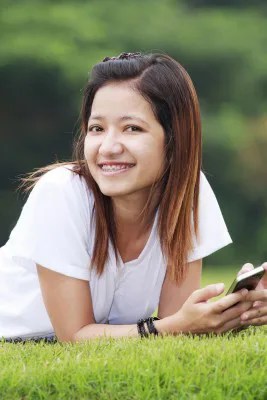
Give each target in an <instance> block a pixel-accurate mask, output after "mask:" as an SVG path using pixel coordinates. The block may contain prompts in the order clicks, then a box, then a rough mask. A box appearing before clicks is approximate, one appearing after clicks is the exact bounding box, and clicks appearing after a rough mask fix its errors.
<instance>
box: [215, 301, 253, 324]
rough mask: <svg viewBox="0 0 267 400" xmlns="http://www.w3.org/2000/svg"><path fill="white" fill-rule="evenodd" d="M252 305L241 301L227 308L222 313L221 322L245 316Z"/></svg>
mask: <svg viewBox="0 0 267 400" xmlns="http://www.w3.org/2000/svg"><path fill="white" fill-rule="evenodd" d="M251 306H252V303H251V302H250V301H242V302H239V303H238V304H236V305H235V306H233V307H230V308H228V309H227V310H226V311H224V312H223V313H222V321H223V322H224V323H226V322H228V321H231V320H233V319H235V318H239V320H240V318H241V315H244V314H247V313H248V310H250V309H251Z"/></svg>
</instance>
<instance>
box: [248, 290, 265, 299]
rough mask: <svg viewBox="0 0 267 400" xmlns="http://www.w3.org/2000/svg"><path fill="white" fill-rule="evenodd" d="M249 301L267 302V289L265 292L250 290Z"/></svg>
mask: <svg viewBox="0 0 267 400" xmlns="http://www.w3.org/2000/svg"><path fill="white" fill-rule="evenodd" d="M246 300H247V301H253V302H254V301H264V302H266V301H267V289H263V290H249V292H248V294H247V295H246Z"/></svg>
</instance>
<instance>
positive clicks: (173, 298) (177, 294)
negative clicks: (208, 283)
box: [158, 259, 202, 318]
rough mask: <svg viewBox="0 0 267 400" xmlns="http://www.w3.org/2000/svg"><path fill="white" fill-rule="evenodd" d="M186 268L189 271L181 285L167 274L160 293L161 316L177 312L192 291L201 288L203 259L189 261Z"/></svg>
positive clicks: (159, 310)
mask: <svg viewBox="0 0 267 400" xmlns="http://www.w3.org/2000/svg"><path fill="white" fill-rule="evenodd" d="M186 268H187V271H188V273H187V275H186V278H185V280H184V281H183V282H182V283H181V285H178V286H177V285H175V284H174V283H173V282H171V281H170V280H169V278H168V276H167V275H166V278H165V280H164V283H163V285H162V289H161V294H160V301H159V308H158V317H159V318H164V317H167V316H169V315H172V314H174V313H176V312H177V311H178V310H179V309H180V308H181V307H182V305H183V304H184V302H185V301H186V300H187V298H188V297H189V296H190V295H191V293H192V292H193V291H194V290H197V289H199V288H200V283H201V271H202V259H199V260H196V261H193V262H191V263H188V264H187V267H186Z"/></svg>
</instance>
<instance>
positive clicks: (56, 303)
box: [37, 265, 167, 342]
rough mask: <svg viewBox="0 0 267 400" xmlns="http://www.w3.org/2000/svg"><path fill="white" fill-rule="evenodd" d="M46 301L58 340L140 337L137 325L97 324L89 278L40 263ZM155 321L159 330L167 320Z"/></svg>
mask: <svg viewBox="0 0 267 400" xmlns="http://www.w3.org/2000/svg"><path fill="white" fill-rule="evenodd" d="M37 271H38V276H39V281H40V287H41V291H42V295H43V299H44V304H45V307H46V310H47V313H48V315H49V318H50V320H51V323H52V325H53V327H54V330H55V333H56V335H57V338H58V340H60V341H70V342H75V341H80V340H86V339H90V338H94V337H101V336H111V337H122V336H128V337H138V330H137V325H136V324H132V325H108V324H96V323H95V318H94V313H93V306H92V298H91V291H90V286H89V283H88V281H85V280H81V279H76V278H70V277H68V276H65V275H63V274H60V273H58V272H55V271H52V270H50V269H48V268H44V267H42V266H41V265H37ZM166 322H167V321H164V320H161V321H156V322H155V327H156V328H157V330H158V331H159V332H163V331H165V323H166Z"/></svg>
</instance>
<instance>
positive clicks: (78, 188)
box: [33, 164, 93, 198]
mask: <svg viewBox="0 0 267 400" xmlns="http://www.w3.org/2000/svg"><path fill="white" fill-rule="evenodd" d="M40 191H41V192H43V193H46V192H48V193H50V192H51V191H52V192H61V193H64V194H65V195H66V194H69V195H70V194H74V195H75V196H76V197H79V196H82V197H83V198H84V196H86V197H88V198H92V196H93V194H92V191H91V190H90V189H89V188H88V185H87V183H86V180H85V178H84V177H83V176H81V175H79V174H77V173H76V172H74V171H73V165H72V164H68V165H60V166H58V167H55V168H53V169H51V170H50V171H48V172H45V173H44V174H43V175H42V176H41V177H40V178H39V180H38V181H37V183H36V185H35V186H34V189H33V192H40Z"/></svg>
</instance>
